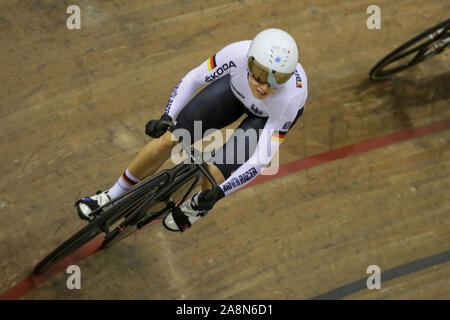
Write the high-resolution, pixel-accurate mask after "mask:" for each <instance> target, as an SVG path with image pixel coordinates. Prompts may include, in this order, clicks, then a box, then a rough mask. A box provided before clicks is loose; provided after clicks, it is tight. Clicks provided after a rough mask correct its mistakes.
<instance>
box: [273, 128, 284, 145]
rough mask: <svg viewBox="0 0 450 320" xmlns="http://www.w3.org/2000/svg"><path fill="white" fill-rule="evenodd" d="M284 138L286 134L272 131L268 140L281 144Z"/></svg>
mask: <svg viewBox="0 0 450 320" xmlns="http://www.w3.org/2000/svg"><path fill="white" fill-rule="evenodd" d="M285 136H286V133H281V132H279V131H274V132H273V133H272V135H271V136H270V140H273V141H276V142H279V143H282V142H283V140H284V137H285Z"/></svg>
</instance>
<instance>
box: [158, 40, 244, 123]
mask: <svg viewBox="0 0 450 320" xmlns="http://www.w3.org/2000/svg"><path fill="white" fill-rule="evenodd" d="M247 42H248V41H240V42H235V43H232V44H230V45H228V46H226V47H225V48H223V49H222V50H220V51H219V52H217V53H216V54H215V55H213V56H211V57H210V58H209V59H207V60H206V61H204V62H203V63H202V64H201V65H199V66H198V67H197V68H195V69H193V70H191V71H190V72H188V74H186V76H185V77H184V78H183V79H181V80H180V81H179V82H178V84H177V85H176V86H175V88H174V89H173V91H172V93H171V95H170V98H169V102H168V103H167V107H166V109H165V110H164V114H166V115H169V116H170V117H171V118H172V119H174V118H175V117H176V116H177V115H178V114H179V113H180V111H181V110H182V109H183V108H184V107H185V106H186V104H187V103H188V102H189V100H190V99H191V98H192V96H193V95H194V93H195V91H197V89H199V88H200V87H201V86H203V85H205V84H208V83H211V82H214V81H215V80H217V79H219V78H221V77H223V76H225V75H227V74H229V73H230V70H231V69H232V68H236V62H235V61H233V59H234V58H235V57H236V56H238V55H241V54H243V53H246V51H245V50H244V49H245V46H246V45H247V46H248V44H247Z"/></svg>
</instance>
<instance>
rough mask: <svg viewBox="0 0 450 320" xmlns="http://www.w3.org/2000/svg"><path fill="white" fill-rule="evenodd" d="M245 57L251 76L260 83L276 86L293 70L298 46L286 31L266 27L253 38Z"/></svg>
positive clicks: (287, 77)
mask: <svg viewBox="0 0 450 320" xmlns="http://www.w3.org/2000/svg"><path fill="white" fill-rule="evenodd" d="M247 58H248V71H249V72H250V74H251V76H252V77H253V78H254V79H256V81H258V82H260V83H268V84H269V85H270V86H271V87H275V88H277V87H279V86H280V85H281V84H283V83H284V82H286V81H287V80H289V78H290V77H291V76H292V74H293V73H294V72H295V69H296V67H297V61H298V48H297V44H296V43H295V40H294V38H292V36H291V35H290V34H289V33H287V32H286V31H283V30H281V29H275V28H274V29H266V30H264V31H261V32H260V33H258V34H257V35H256V37H255V38H254V39H253V41H252V43H251V45H250V49H249V50H248V54H247Z"/></svg>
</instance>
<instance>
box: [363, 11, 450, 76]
mask: <svg viewBox="0 0 450 320" xmlns="http://www.w3.org/2000/svg"><path fill="white" fill-rule="evenodd" d="M449 25H450V19H447V20H445V21H442V22H440V23H438V24H437V25H435V26H433V27H431V28H429V29H427V30H425V31H424V32H422V33H420V34H419V35H417V36H415V37H414V38H412V39H411V40H409V41H407V42H406V43H404V44H402V45H401V46H399V47H398V48H397V49H395V50H393V51H392V52H391V53H389V54H388V55H386V56H385V57H384V58H382V59H381V60H380V61H379V62H378V63H377V64H375V66H374V67H373V68H372V69H371V70H370V72H369V76H370V78H371V79H372V80H382V79H386V78H387V77H389V76H391V75H393V74H395V73H397V72H400V71H403V70H405V69H407V68H409V67H411V66H413V65H416V64H418V63H419V62H422V61H423V60H424V59H425V57H424V56H423V54H422V55H418V54H419V53H420V50H422V49H424V48H427V47H429V46H430V45H431V44H432V43H434V42H436V41H438V40H439V39H440V37H438V38H435V39H430V40H428V41H426V42H424V43H422V44H420V45H418V46H417V47H415V48H412V49H410V50H409V52H408V51H406V50H407V49H409V48H411V47H412V46H413V45H415V44H417V43H419V42H420V41H421V40H422V39H424V38H426V37H427V36H429V35H431V34H432V33H434V32H436V31H437V30H439V29H442V28H444V32H445V29H448V28H449ZM405 51H406V52H405ZM405 53H406V54H405ZM414 54H415V56H413V57H412V58H411V60H410V61H408V62H407V63H404V64H402V65H400V66H397V67H392V66H391V69H386V70H385V68H386V67H388V66H389V65H390V64H392V63H393V62H395V61H397V60H399V59H400V58H404V57H407V56H412V55H414ZM402 55H403V57H402Z"/></svg>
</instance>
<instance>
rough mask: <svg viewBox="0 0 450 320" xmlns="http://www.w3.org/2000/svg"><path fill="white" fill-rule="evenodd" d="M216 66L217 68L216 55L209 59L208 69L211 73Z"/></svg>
mask: <svg viewBox="0 0 450 320" xmlns="http://www.w3.org/2000/svg"><path fill="white" fill-rule="evenodd" d="M216 66H217V64H216V55H213V56H212V57H211V58H209V59H208V69H209V71H212V70H213V69H214V68H215V67H216Z"/></svg>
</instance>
